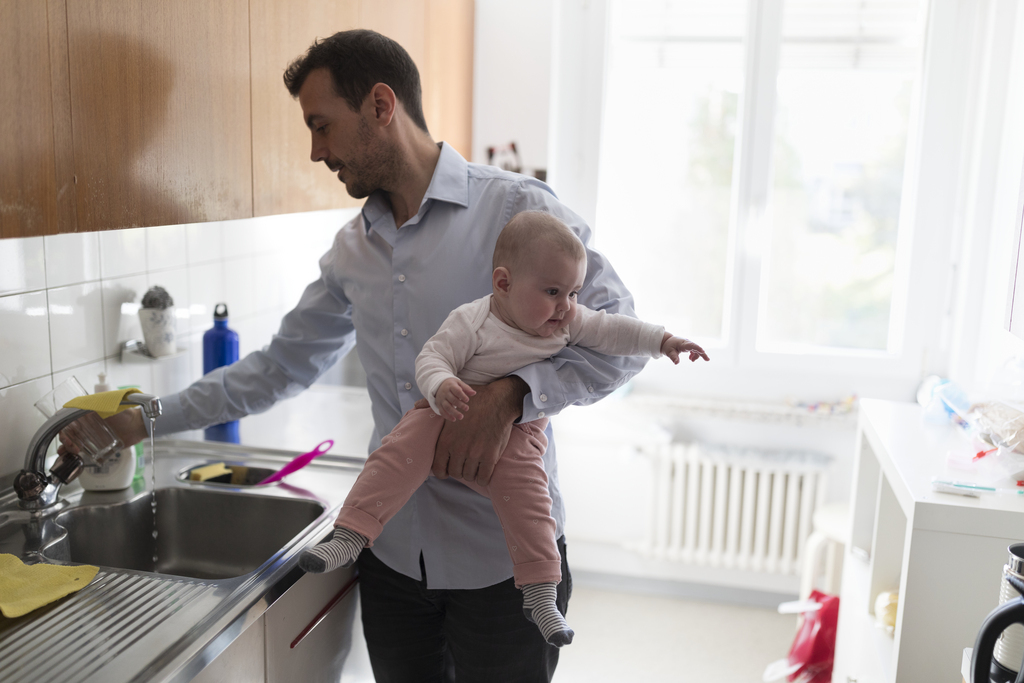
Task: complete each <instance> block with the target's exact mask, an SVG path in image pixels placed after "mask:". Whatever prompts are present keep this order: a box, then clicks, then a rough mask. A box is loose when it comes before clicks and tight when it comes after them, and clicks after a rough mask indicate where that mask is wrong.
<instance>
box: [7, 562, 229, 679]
mask: <svg viewBox="0 0 1024 683" xmlns="http://www.w3.org/2000/svg"><path fill="white" fill-rule="evenodd" d="M214 590H216V589H215V588H214V587H213V586H210V585H207V584H204V583H202V582H197V581H187V580H174V579H161V578H155V577H148V576H140V575H137V574H111V573H107V572H103V571H101V572H99V573H98V574H97V575H96V578H95V579H94V580H93V582H92V583H91V584H89V585H88V586H87V587H85V588H83V589H82V590H81V591H79V592H77V593H75V594H73V595H71V596H69V597H68V598H67V599H66V600H63V601H61V602H59V603H57V604H56V605H55V606H54V607H51V608H49V611H48V612H47V611H46V610H47V609H48V608H42V609H43V612H42V613H41V614H39V616H37V617H36V618H33V619H25V620H24V621H21V622H20V623H17V622H15V624H14V625H12V626H11V627H9V630H8V629H4V630H0V636H2V639H0V671H2V672H3V673H4V677H5V678H8V677H9V679H10V680H32V681H35V682H38V683H43V682H47V683H64V682H68V683H70V682H72V681H81V680H85V679H88V678H89V677H90V676H92V675H94V674H96V673H97V672H98V671H99V669H100V668H101V667H103V666H105V665H106V664H108V663H110V662H111V661H112V660H113V659H114V657H116V656H117V655H119V654H120V653H122V652H124V651H125V650H127V649H128V648H129V647H131V646H132V645H133V644H134V643H136V642H137V641H139V640H140V639H141V638H143V637H145V636H146V635H148V634H149V633H151V632H152V631H153V630H154V629H156V628H157V627H158V626H160V624H161V623H163V622H164V621H165V620H166V619H167V618H168V617H170V616H171V615H173V614H174V613H176V612H179V611H180V610H182V609H184V608H185V607H187V606H188V605H189V604H191V603H192V602H193V601H195V600H196V599H197V598H200V597H203V596H204V595H207V594H209V593H211V592H213V591H214Z"/></svg>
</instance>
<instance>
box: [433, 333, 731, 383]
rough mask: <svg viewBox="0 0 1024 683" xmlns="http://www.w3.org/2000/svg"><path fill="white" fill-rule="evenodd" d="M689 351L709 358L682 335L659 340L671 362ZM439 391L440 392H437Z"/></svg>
mask: <svg viewBox="0 0 1024 683" xmlns="http://www.w3.org/2000/svg"><path fill="white" fill-rule="evenodd" d="M687 351H689V352H690V362H691V363H692V362H694V361H695V360H697V359H698V358H703V359H704V360H711V359H710V358H708V354H706V353H704V349H702V348H701V347H700V346H698V345H697V344H694V343H693V342H692V341H690V340H689V339H683V338H682V337H673V336H672V334H671V333H669V332H666V333H665V337H664V338H663V339H662V340H661V352H662V353H663V354H664V355H666V356H668V357H669V358H671V359H672V362H673V363H675V364H676V365H679V356H680V355H682V354H683V353H685V352H687ZM439 393H440V392H439Z"/></svg>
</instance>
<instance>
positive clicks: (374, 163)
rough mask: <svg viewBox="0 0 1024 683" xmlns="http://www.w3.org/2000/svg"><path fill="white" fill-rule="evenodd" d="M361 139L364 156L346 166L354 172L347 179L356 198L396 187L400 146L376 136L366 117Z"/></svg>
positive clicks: (361, 128) (346, 186)
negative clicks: (375, 137)
mask: <svg viewBox="0 0 1024 683" xmlns="http://www.w3.org/2000/svg"><path fill="white" fill-rule="evenodd" d="M359 141H360V143H362V144H361V147H362V150H361V154H360V158H359V159H357V160H356V164H355V166H354V167H353V166H350V165H346V167H345V170H346V171H348V172H349V174H350V178H349V179H348V181H347V182H345V190H346V191H347V192H348V194H349V196H351V197H353V198H354V199H363V198H365V197H368V196H369V195H370V194H372V193H373V192H375V191H377V190H387V189H389V188H393V187H394V186H395V185H396V183H397V179H398V176H399V170H400V169H401V165H402V162H401V155H400V154H399V152H398V149H396V148H394V147H392V146H390V145H389V144H388V143H387V142H386V141H384V140H381V139H374V138H373V136H372V134H371V133H370V126H369V125H368V124H367V123H366V122H365V121H363V120H360V121H359Z"/></svg>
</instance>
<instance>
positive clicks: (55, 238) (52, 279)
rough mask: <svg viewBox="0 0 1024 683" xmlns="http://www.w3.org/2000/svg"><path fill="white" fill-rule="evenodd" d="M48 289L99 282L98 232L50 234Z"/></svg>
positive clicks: (48, 237) (47, 239)
mask: <svg viewBox="0 0 1024 683" xmlns="http://www.w3.org/2000/svg"><path fill="white" fill-rule="evenodd" d="M43 239H44V244H45V246H46V286H47V287H51V288H52V287H63V286H65V285H74V284H78V283H80V282H94V281H96V280H99V279H100V239H99V233H95V232H77V233H75V232H72V233H67V234H64V235H47V236H46V237H44V238H43Z"/></svg>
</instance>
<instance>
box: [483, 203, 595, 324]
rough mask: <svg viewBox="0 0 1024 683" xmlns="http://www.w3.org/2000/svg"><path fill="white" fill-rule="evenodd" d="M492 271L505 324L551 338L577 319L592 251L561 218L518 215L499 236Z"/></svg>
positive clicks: (534, 213) (538, 213)
mask: <svg viewBox="0 0 1024 683" xmlns="http://www.w3.org/2000/svg"><path fill="white" fill-rule="evenodd" d="M492 267H493V268H494V272H493V274H492V284H493V288H494V304H495V306H496V308H497V313H498V317H500V318H501V319H502V321H503V322H505V323H506V324H508V325H511V326H513V327H516V328H518V329H520V330H522V331H524V332H526V333H528V334H532V335H534V336H537V337H550V336H551V335H552V334H553V333H554V332H555V331H556V330H558V329H561V328H563V327H565V326H566V325H568V324H569V322H570V321H571V320H572V319H573V317H574V316H575V315H576V294H577V293H578V292H579V290H580V288H581V287H582V286H583V279H584V278H585V277H586V275H587V252H586V249H584V247H583V243H582V242H580V239H579V238H578V237H577V236H576V233H574V232H573V231H572V230H570V229H569V226H567V225H566V224H565V223H563V222H562V221H560V220H559V219H558V218H556V217H554V216H552V215H551V214H549V213H545V212H543V211H524V212H522V213H518V214H516V215H515V216H513V217H512V220H510V221H509V222H508V225H506V226H505V228H504V229H503V230H502V231H501V234H500V235H498V242H497V244H495V245H494V258H493V261H492Z"/></svg>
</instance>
